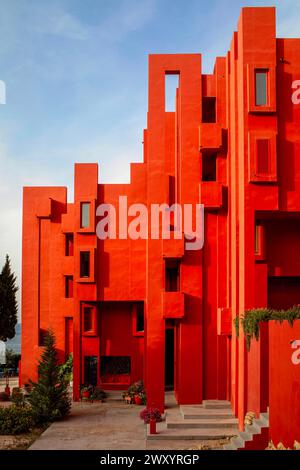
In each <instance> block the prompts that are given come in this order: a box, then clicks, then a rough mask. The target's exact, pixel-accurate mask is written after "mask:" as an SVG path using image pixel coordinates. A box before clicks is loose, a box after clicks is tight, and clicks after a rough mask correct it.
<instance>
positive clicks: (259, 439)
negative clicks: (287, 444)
mask: <svg viewBox="0 0 300 470" xmlns="http://www.w3.org/2000/svg"><path fill="white" fill-rule="evenodd" d="M268 442H269V413H261V415H260V416H259V418H258V419H254V420H253V424H252V425H246V426H245V431H244V432H238V433H237V436H236V437H233V438H232V439H231V441H230V442H229V443H228V444H226V445H224V446H223V449H222V450H265V449H266V447H267V446H268Z"/></svg>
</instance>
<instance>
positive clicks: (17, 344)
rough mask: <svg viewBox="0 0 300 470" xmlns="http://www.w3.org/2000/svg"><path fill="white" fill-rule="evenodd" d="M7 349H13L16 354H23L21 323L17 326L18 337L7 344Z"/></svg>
mask: <svg viewBox="0 0 300 470" xmlns="http://www.w3.org/2000/svg"><path fill="white" fill-rule="evenodd" d="M6 348H7V349H12V350H13V351H14V352H15V353H17V354H21V323H18V324H17V326H16V335H15V337H14V338H13V339H10V340H8V341H7V342H6Z"/></svg>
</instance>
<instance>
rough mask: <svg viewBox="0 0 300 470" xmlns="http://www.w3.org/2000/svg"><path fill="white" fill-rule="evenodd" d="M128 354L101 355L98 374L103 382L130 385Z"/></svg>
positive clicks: (129, 360) (129, 359)
mask: <svg viewBox="0 0 300 470" xmlns="http://www.w3.org/2000/svg"><path fill="white" fill-rule="evenodd" d="M130 373H131V358H130V356H101V358H100V376H101V382H102V383H103V384H124V385H127V386H128V385H130Z"/></svg>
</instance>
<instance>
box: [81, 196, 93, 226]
mask: <svg viewBox="0 0 300 470" xmlns="http://www.w3.org/2000/svg"><path fill="white" fill-rule="evenodd" d="M90 209H91V204H90V203H89V202H82V203H81V204H80V212H81V213H80V228H89V227H90Z"/></svg>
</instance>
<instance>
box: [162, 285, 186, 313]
mask: <svg viewBox="0 0 300 470" xmlns="http://www.w3.org/2000/svg"><path fill="white" fill-rule="evenodd" d="M163 301H164V318H165V319H173V320H175V319H180V318H183V317H184V294H183V293H182V292H163Z"/></svg>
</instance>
